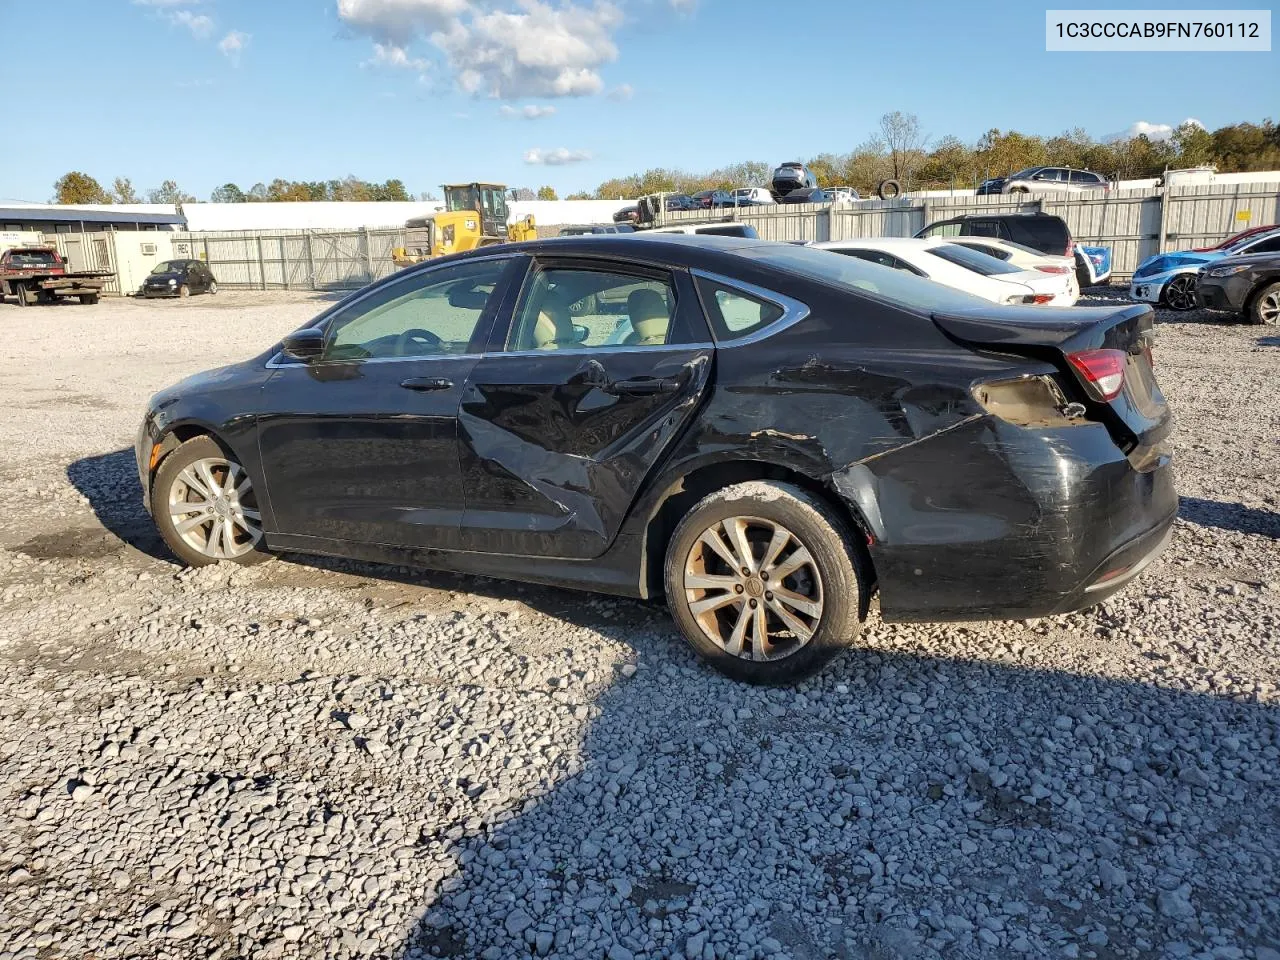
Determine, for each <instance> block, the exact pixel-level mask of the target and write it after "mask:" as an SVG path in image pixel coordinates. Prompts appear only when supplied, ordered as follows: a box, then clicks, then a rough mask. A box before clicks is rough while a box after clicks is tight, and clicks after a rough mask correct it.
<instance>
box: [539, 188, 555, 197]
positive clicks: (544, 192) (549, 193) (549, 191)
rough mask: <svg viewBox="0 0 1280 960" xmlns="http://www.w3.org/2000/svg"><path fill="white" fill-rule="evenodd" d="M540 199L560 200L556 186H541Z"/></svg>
mask: <svg viewBox="0 0 1280 960" xmlns="http://www.w3.org/2000/svg"><path fill="white" fill-rule="evenodd" d="M538 199H539V200H559V199H560V195H559V194H558V193H556V188H555V187H539V188H538Z"/></svg>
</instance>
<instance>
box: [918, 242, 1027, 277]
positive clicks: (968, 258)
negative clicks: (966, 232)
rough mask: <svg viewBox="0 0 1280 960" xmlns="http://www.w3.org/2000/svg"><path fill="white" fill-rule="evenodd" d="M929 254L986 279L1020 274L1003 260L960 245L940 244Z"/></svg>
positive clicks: (932, 248)
mask: <svg viewBox="0 0 1280 960" xmlns="http://www.w3.org/2000/svg"><path fill="white" fill-rule="evenodd" d="M928 252H929V253H930V254H932V255H933V256H935V257H941V258H942V259H943V260H946V261H948V262H950V263H954V264H955V265H956V266H958V267H964V268H965V269H966V270H972V271H973V272H974V273H977V274H981V275H982V276H984V277H995V276H999V275H1000V274H1003V273H1019V272H1020V271H1019V270H1018V268H1017V267H1011V266H1009V264H1007V263H1005V262H1004V261H1003V260H997V259H996V258H995V257H988V256H987V255H986V254H985V253H979V252H978V251H977V250H970V249H969V248H968V247H966V246H962V245H961V244H958V243H944V244H940V245H939V246H936V247H930V248H929V250H928Z"/></svg>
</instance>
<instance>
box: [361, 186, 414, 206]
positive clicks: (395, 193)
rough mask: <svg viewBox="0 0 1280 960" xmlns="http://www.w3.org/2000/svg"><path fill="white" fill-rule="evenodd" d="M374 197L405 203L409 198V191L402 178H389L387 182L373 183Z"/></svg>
mask: <svg viewBox="0 0 1280 960" xmlns="http://www.w3.org/2000/svg"><path fill="white" fill-rule="evenodd" d="M370 186H371V188H372V193H373V199H375V200H383V201H388V202H398V203H403V202H405V201H407V200H408V199H409V191H408V190H406V189H405V188H404V182H403V181H400V180H388V181H387V182H386V183H378V184H371V185H370Z"/></svg>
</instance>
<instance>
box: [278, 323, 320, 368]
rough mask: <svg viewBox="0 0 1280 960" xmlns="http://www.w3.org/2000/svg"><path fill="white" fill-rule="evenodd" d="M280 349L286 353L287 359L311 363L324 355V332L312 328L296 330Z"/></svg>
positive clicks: (282, 343)
mask: <svg viewBox="0 0 1280 960" xmlns="http://www.w3.org/2000/svg"><path fill="white" fill-rule="evenodd" d="M280 349H281V350H283V351H284V355H285V356H286V357H292V358H293V359H294V360H301V361H303V362H304V363H310V362H311V361H312V360H317V359H319V357H320V355H321V354H322V353H324V331H323V330H315V329H312V328H308V329H306V330H295V331H294V332H293V333H291V334H289V335H288V336H287V337H285V338H284V340H283V341H282V342H281V344H280Z"/></svg>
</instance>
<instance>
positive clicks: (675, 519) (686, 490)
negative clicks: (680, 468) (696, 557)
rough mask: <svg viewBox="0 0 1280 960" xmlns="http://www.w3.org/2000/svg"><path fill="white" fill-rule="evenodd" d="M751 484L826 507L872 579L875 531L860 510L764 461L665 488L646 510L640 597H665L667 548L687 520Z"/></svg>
mask: <svg viewBox="0 0 1280 960" xmlns="http://www.w3.org/2000/svg"><path fill="white" fill-rule="evenodd" d="M752 480H772V481H776V482H779V483H789V484H792V485H793V486H796V487H799V488H800V489H801V490H803V491H805V492H806V493H808V494H810V495H812V496H814V497H816V498H818V499H819V500H821V501H822V502H823V503H825V504H826V505H827V506H828V507H830V508H831V509H832V510H833V511H834V512H835V513H836V514H837V516H839V517H840V518H841V519H843V520H845V521H846V522H847V523H848V524H849V525H850V527H851V529H852V530H853V531H854V532H855V541H856V542H855V543H854V549H856V550H858V551H859V552H860V554H861V559H862V560H863V561H864V562H865V564H866V569H868V570H869V571H870V572H871V574H872V577H873V579H874V572H875V571H874V565H873V564H872V559H871V555H870V551H869V550H868V549H867V540H868V538H869V537H872V536H873V535H874V534H873V532H872V531H873V528H872V526H871V525H870V524H868V522H867V518H866V517H865V516H863V513H862V510H861V509H860V508H859V507H856V506H854V505H852V504H850V503H849V502H848V501H847V500H846V499H844V497H842V496H841V495H840V493H838V492H837V491H836V489H835V488H834V487H833V486H832V485H829V484H827V483H823V482H822V481H819V480H815V479H814V478H813V477H811V476H809V475H807V474H805V473H801V472H800V471H798V470H795V469H794V468H792V467H787V466H783V465H782V464H778V463H773V462H771V461H767V460H729V461H719V462H715V463H709V464H702V465H700V466H697V467H694V468H693V469H691V470H689V471H688V472H686V473H683V474H681V475H680V476H679V477H677V478H675V479H674V480H672V481H670V483H668V484H667V486H666V488H665V489H664V490H663V492H662V494H661V495H660V496H659V497H658V498H657V500H656V502H655V503H654V504H653V506H652V507H651V508H650V509H649V515H648V520H647V522H646V524H645V527H644V531H643V532H644V541H643V543H642V545H641V550H640V557H641V569H640V584H639V586H640V593H641V596H643V597H644V598H646V599H661V598H662V596H663V595H664V592H665V590H666V586H665V563H666V553H667V543H668V542H669V541H670V539H671V535H672V533H674V532H675V529H676V527H677V526H678V525H679V523H680V521H681V520H682V519H683V518H684V517H685V515H686V514H688V513H689V511H690V510H692V509H693V508H694V507H695V506H696V505H697V504H698V503H699V502H700V501H701V500H702V499H703V498H704V497H706V496H708V495H710V494H712V493H715V492H716V491H717V490H723V489H724V488H726V487H731V486H733V485H734V484H738V483H746V482H748V481H752Z"/></svg>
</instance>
